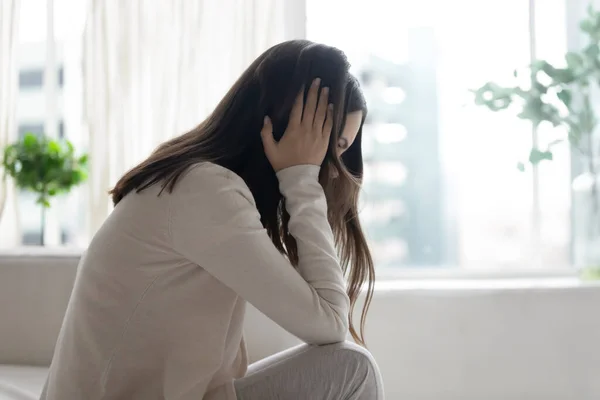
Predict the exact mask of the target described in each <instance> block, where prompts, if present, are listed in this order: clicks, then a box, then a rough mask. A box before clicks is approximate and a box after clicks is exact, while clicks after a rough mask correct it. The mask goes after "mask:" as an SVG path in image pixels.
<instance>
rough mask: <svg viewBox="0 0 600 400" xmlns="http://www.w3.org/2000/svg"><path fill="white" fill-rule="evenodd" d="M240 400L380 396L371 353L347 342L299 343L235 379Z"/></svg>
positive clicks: (353, 399)
mask: <svg viewBox="0 0 600 400" xmlns="http://www.w3.org/2000/svg"><path fill="white" fill-rule="evenodd" d="M235 389H236V392H237V396H238V399H239V400H288V399H289V400H305V399H307V400H383V383H382V380H381V374H380V373H379V369H378V368H377V364H376V363H375V360H374V359H373V356H372V355H371V353H369V352H368V351H367V350H365V349H363V348H362V347H360V346H358V345H356V344H354V343H350V342H344V343H336V344H330V345H327V346H309V345H301V346H298V347H294V348H291V349H289V350H286V351H283V352H281V353H278V354H275V355H273V356H271V357H267V358H265V359H263V360H261V361H258V362H256V363H254V364H252V365H250V367H249V368H248V373H247V375H246V376H245V377H243V378H241V379H238V380H236V381H235Z"/></svg>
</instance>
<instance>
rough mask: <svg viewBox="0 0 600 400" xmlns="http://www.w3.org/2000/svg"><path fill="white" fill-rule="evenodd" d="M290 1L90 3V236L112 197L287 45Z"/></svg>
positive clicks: (115, 0) (87, 100) (134, 0)
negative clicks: (123, 179)
mask: <svg viewBox="0 0 600 400" xmlns="http://www.w3.org/2000/svg"><path fill="white" fill-rule="evenodd" d="M284 3H285V1H284V0H172V1H146V0H127V1H122V0H90V6H89V12H88V20H87V24H86V29H85V35H84V36H85V37H84V44H85V45H84V47H85V48H84V57H83V58H84V61H83V69H84V95H85V104H84V114H85V119H86V123H87V125H88V129H89V137H90V143H89V148H90V155H91V163H90V182H89V183H90V188H91V193H90V204H89V214H90V216H91V221H90V233H91V234H93V233H94V232H95V231H96V230H97V229H98V228H99V226H100V225H101V224H102V222H103V221H104V219H105V218H106V216H107V215H108V213H109V212H110V211H109V210H110V209H111V205H110V201H109V198H108V196H107V195H106V192H107V190H108V189H109V188H110V187H111V186H112V185H114V183H115V182H116V180H117V179H118V178H119V177H120V176H121V175H122V174H123V173H124V172H125V171H126V170H127V169H129V168H131V167H133V166H134V165H135V164H136V163H138V162H139V161H141V160H142V159H144V158H145V157H146V156H148V155H149V153H150V152H151V151H152V150H153V149H154V148H155V147H156V146H157V145H158V144H160V143H161V142H163V141H165V140H167V139H169V138H171V137H173V136H176V135H178V134H181V133H183V132H184V131H185V130H187V129H190V128H192V127H193V126H195V125H196V124H198V123H199V122H201V120H202V119H203V118H204V117H205V116H206V115H207V114H208V113H209V112H210V111H211V110H212V109H213V107H214V106H215V105H216V103H217V102H218V100H219V99H220V98H221V97H222V96H223V95H224V94H225V92H226V91H227V89H228V88H229V87H230V86H231V84H232V83H233V82H234V81H235V79H236V78H237V77H238V76H239V75H240V73H241V72H242V71H243V70H244V69H245V68H246V67H247V66H248V65H249V64H250V63H251V62H252V61H253V60H254V58H256V57H257V56H258V55H259V54H260V53H261V52H262V51H264V50H265V49H267V48H268V47H270V46H271V45H273V44H275V43H277V42H280V41H282V40H284V27H283V20H284V18H283V14H284V10H283V7H284Z"/></svg>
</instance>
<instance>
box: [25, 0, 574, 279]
mask: <svg viewBox="0 0 600 400" xmlns="http://www.w3.org/2000/svg"><path fill="white" fill-rule="evenodd" d="M39 3H40V2H39V1H34V0H27V1H23V6H22V10H21V44H20V48H19V52H20V60H21V61H20V66H19V68H20V71H19V77H20V94H19V102H18V125H19V126H18V129H19V133H21V134H22V133H25V132H33V133H39V132H42V131H44V130H45V128H47V126H48V121H51V122H52V123H55V124H56V127H55V128H54V132H55V134H56V135H57V136H59V137H63V136H64V137H66V138H68V139H69V140H71V141H73V142H75V143H76V144H77V145H78V146H79V148H83V149H85V147H86V146H85V135H84V130H83V129H82V124H81V121H82V119H83V116H82V111H81V110H82V106H81V103H82V96H81V88H80V84H79V83H78V82H79V80H80V78H81V68H80V61H81V48H82V46H81V36H82V31H83V20H84V13H83V6H82V7H79V8H73V4H74V3H78V2H70V1H66V0H55V15H54V26H55V38H54V42H55V46H54V49H55V50H54V57H53V58H54V64H55V68H56V74H57V81H56V82H57V85H56V87H55V88H54V89H53V91H51V92H50V93H48V91H47V90H46V89H47V88H45V82H44V79H43V76H44V74H43V71H44V70H45V68H46V64H45V63H46V62H47V57H46V50H47V48H48V46H47V43H46V38H47V36H46V35H47V29H46V28H47V26H46V18H47V15H46V12H45V8H44V7H39ZM81 3H82V4H83V3H85V2H81ZM363 3H364V4H363ZM366 3H367V2H365V1H364V0H306V5H307V19H306V20H307V37H308V39H310V40H314V41H319V42H324V43H327V44H331V45H333V46H337V47H339V48H341V49H342V50H344V51H345V52H346V54H347V55H348V57H349V59H350V62H351V63H352V71H353V72H354V73H355V74H356V76H357V77H358V78H359V80H360V81H361V84H362V87H363V89H364V91H365V93H366V96H367V101H368V106H369V116H368V119H367V123H366V127H365V133H364V139H363V141H364V142H363V146H364V150H363V151H364V157H365V162H366V172H365V185H364V193H363V195H362V204H363V206H362V214H361V218H362V220H363V224H364V225H365V227H366V229H367V233H368V237H369V240H370V243H371V246H372V250H373V254H374V255H375V258H376V265H377V266H378V268H393V269H399V268H411V269H416V268H430V267H448V268H457V267H459V268H463V269H468V270H491V269H494V270H532V271H533V270H549V269H561V268H566V267H568V266H569V265H571V264H572V235H571V230H572V229H571V190H570V188H571V181H572V179H573V177H574V172H572V169H571V168H570V165H571V155H570V153H569V149H568V147H567V146H563V147H562V148H556V149H555V152H554V160H553V161H552V162H545V163H541V164H540V165H539V167H538V168H537V169H535V168H532V167H531V166H529V165H528V166H527V168H526V170H525V171H524V172H521V171H519V170H518V169H517V167H516V166H517V163H518V162H520V161H526V160H527V157H528V155H529V153H528V152H529V149H530V146H531V145H532V140H533V139H532V138H533V133H532V126H531V124H530V123H529V122H528V121H523V120H520V119H518V118H516V117H515V115H514V113H511V112H505V113H493V112H490V111H489V110H487V109H485V108H483V107H478V106H476V105H475V103H474V101H473V94H472V92H471V90H472V89H476V88H478V87H480V86H481V85H483V84H484V83H485V82H488V81H494V82H499V83H502V82H506V81H507V80H510V79H512V78H513V76H512V72H513V70H515V69H517V68H523V67H526V66H527V65H528V64H529V63H530V62H531V59H532V56H534V57H536V58H544V59H547V60H550V61H552V62H556V63H558V64H559V65H560V63H561V62H562V61H561V60H562V59H563V55H564V53H565V52H566V47H567V46H566V40H567V33H566V26H565V25H566V23H565V20H566V18H565V4H566V2H565V1H564V0H544V1H538V2H537V7H536V10H535V16H534V17H535V18H530V17H531V15H530V11H531V10H530V5H529V4H528V3H529V2H528V1H524V0H493V1H492V0H490V1H481V0H456V1H452V2H449V1H446V0H428V1H420V2H415V1H406V0H403V1H385V0H371V1H369V2H368V7H367V6H366ZM434 9H435V10H436V12H435V13H433V12H432V10H434ZM465 10H468V12H465ZM331 16H335V20H336V21H337V22H336V23H335V24H334V26H333V25H332V21H331ZM492 16H493V17H492ZM66 21H70V23H66ZM530 26H534V27H535V32H533V33H534V34H531V32H530ZM532 40H533V45H534V46H535V47H534V50H535V51H534V53H535V54H532V47H531V44H532ZM48 95H53V96H55V98H56V104H57V108H56V110H54V111H53V112H54V115H51V116H49V115H47V110H46V108H45V107H44V104H45V103H44V99H45V98H46V97H45V96H48ZM547 129H548V126H545V125H543V124H542V125H541V126H540V127H539V129H538V131H539V132H538V133H541V132H543V131H544V130H547ZM538 136H539V137H540V138H541V137H542V136H543V139H540V140H546V139H547V138H548V137H550V136H551V135H538ZM539 144H540V145H542V146H543V145H544V142H540V143H539ZM86 193H87V191H86V190H85V187H82V188H80V189H77V190H75V191H74V192H73V193H72V194H71V195H69V196H68V198H65V199H62V200H60V201H58V202H57V207H55V210H54V211H53V212H52V215H51V216H50V218H49V223H50V224H51V225H52V223H54V225H53V226H54V227H55V230H56V232H57V235H56V236H57V237H58V241H59V242H60V243H64V244H70V245H75V246H80V247H84V246H85V245H86V243H87V241H88V240H89V237H88V235H87V234H86V228H85V221H86V219H88V218H89V216H88V215H86V210H87V209H88V207H86V205H85V204H86V202H88V201H89V199H87V198H86V197H87V194H86ZM20 216H21V221H22V223H21V225H22V229H21V230H22V243H24V244H35V243H36V241H37V240H38V238H39V229H40V228H39V226H40V221H39V212H38V208H37V206H36V205H35V204H34V199H33V197H31V196H29V195H27V194H21V197H20ZM52 221H54V222H52ZM47 229H48V228H47Z"/></svg>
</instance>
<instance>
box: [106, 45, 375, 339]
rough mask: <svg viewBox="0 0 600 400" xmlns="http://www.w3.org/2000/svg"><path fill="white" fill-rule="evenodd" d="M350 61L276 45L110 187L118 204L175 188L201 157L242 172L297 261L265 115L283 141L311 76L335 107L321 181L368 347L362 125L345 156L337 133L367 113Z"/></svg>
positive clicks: (369, 277)
mask: <svg viewBox="0 0 600 400" xmlns="http://www.w3.org/2000/svg"><path fill="white" fill-rule="evenodd" d="M348 68H349V64H348V61H347V59H346V56H345V55H344V53H342V52H341V51H340V50H338V49H336V48H333V47H329V46H325V45H322V44H316V43H312V42H310V41H306V40H293V41H288V42H284V43H281V44H278V45H275V46H273V47H271V48H270V49H269V50H267V51H265V52H264V53H263V54H262V55H261V56H259V57H258V58H257V59H256V60H255V61H254V62H253V63H252V65H250V67H248V69H247V70H246V71H245V72H244V73H243V74H242V76H241V77H240V78H239V79H238V80H237V82H236V83H235V84H234V85H233V86H232V87H231V89H230V90H229V91H228V92H227V94H226V95H225V97H224V98H223V99H222V100H221V102H220V103H219V104H218V105H217V107H216V108H215V110H214V111H213V112H212V113H211V114H210V115H209V116H208V118H206V120H204V121H203V122H202V123H201V124H200V125H198V126H197V127H196V128H194V129H192V130H191V131H189V132H187V133H185V134H183V135H181V136H178V137H176V138H174V139H171V140H169V141H168V142H166V143H163V144H162V145H160V146H159V147H158V148H157V149H156V150H155V151H154V153H152V155H150V157H148V158H147V159H146V160H145V161H143V162H142V163H140V164H139V165H137V166H136V167H134V168H133V169H131V170H130V171H129V172H127V173H126V174H125V175H124V176H123V177H122V178H121V179H120V180H119V182H117V184H116V186H115V187H114V188H113V189H112V190H111V191H110V194H112V200H113V203H114V204H115V205H117V204H118V203H119V201H121V199H122V198H123V197H124V196H126V195H127V194H128V193H129V192H131V191H133V190H135V191H137V192H140V191H142V190H144V189H146V188H148V187H150V186H152V185H155V184H160V185H161V187H162V190H161V193H162V191H163V190H167V192H169V193H170V192H172V191H173V189H174V188H175V185H176V183H177V181H178V179H179V178H180V177H181V176H182V174H183V173H185V172H186V170H187V169H188V168H189V167H190V166H192V165H194V164H196V163H199V162H206V161H209V162H212V163H215V164H218V165H220V166H222V167H225V168H228V169H229V170H231V171H233V172H235V173H236V174H237V175H239V176H240V177H241V178H242V179H244V181H245V182H246V184H247V185H248V187H249V188H250V191H251V192H252V194H253V196H254V199H255V201H256V206H257V208H258V211H259V212H260V216H261V222H262V224H263V226H264V227H265V229H266V231H267V232H268V234H269V236H270V238H271V240H272V241H273V244H274V245H275V247H276V248H277V249H279V251H280V252H281V253H283V254H284V255H286V256H287V257H288V259H289V260H290V262H291V263H292V265H294V266H296V265H297V264H298V251H297V247H296V241H295V239H294V238H293V236H292V235H291V234H290V232H289V230H288V222H289V214H288V213H287V211H286V209H285V199H284V198H283V196H282V195H281V193H280V192H279V188H278V181H277V177H276V175H275V172H274V171H273V168H272V167H271V165H270V164H269V162H268V160H267V158H266V156H265V153H264V150H263V147H262V142H261V137H260V130H261V127H262V123H263V118H264V116H265V115H268V116H269V117H270V118H271V120H272V122H273V132H274V136H275V138H276V139H279V138H281V136H282V135H283V133H284V131H285V128H286V126H287V123H288V117H289V114H290V111H291V108H292V105H293V102H294V99H295V97H296V93H298V91H299V90H301V89H302V88H303V87H304V88H306V90H308V87H309V86H310V82H312V80H313V79H315V78H317V77H319V78H321V82H322V83H321V85H322V86H328V87H329V88H330V95H329V99H330V102H332V103H333V104H334V126H333V133H332V135H331V142H330V145H329V149H328V152H327V156H326V157H325V160H324V161H323V165H322V168H321V173H320V176H319V181H320V183H321V185H322V186H323V189H324V192H325V196H326V198H327V203H328V210H329V212H328V219H329V223H330V225H331V228H332V230H333V233H334V236H335V244H336V248H337V250H338V253H339V257H340V264H341V266H342V269H343V271H344V274H345V276H346V277H347V279H348V296H349V297H350V304H351V308H350V315H349V320H350V333H351V335H352V337H353V338H354V340H355V341H356V342H358V343H360V344H362V345H364V344H365V341H364V325H365V320H366V314H367V311H368V308H369V305H370V302H371V298H372V296H373V285H374V281H375V270H374V267H373V260H372V258H371V254H370V252H369V248H368V246H367V242H366V240H365V236H364V234H363V232H362V229H361V226H360V222H359V219H358V195H359V191H360V186H361V181H362V175H363V163H362V152H361V138H362V124H361V127H360V130H359V132H358V135H357V138H356V139H355V141H354V142H353V144H352V145H351V146H350V148H348V149H347V150H346V151H345V152H344V154H343V155H342V156H341V157H340V156H338V154H337V152H336V145H337V138H338V137H339V135H340V134H341V132H342V131H343V129H344V124H345V119H346V115H347V114H348V113H349V112H353V111H359V110H360V111H362V112H363V122H364V119H365V117H366V112H367V108H366V103H365V100H364V97H363V95H362V93H361V91H360V88H359V85H358V82H357V81H356V79H355V78H354V77H352V75H350V74H349V72H348ZM365 283H368V285H367V296H366V301H365V304H364V307H363V310H362V315H361V322H360V332H358V331H357V330H356V328H355V326H354V323H353V317H352V314H353V310H354V308H355V306H356V302H357V300H358V297H359V295H360V291H361V289H362V287H363V285H364V284H365Z"/></svg>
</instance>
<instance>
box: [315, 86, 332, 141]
mask: <svg viewBox="0 0 600 400" xmlns="http://www.w3.org/2000/svg"><path fill="white" fill-rule="evenodd" d="M328 101H329V88H327V87H325V88H323V89H321V96H319V105H318V106H317V111H316V112H315V120H314V122H313V130H314V131H315V133H316V134H317V135H320V134H322V133H323V123H324V122H325V117H326V116H327V104H328Z"/></svg>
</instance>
